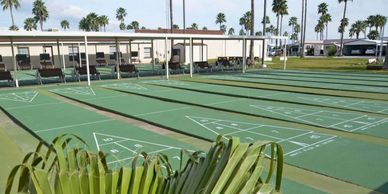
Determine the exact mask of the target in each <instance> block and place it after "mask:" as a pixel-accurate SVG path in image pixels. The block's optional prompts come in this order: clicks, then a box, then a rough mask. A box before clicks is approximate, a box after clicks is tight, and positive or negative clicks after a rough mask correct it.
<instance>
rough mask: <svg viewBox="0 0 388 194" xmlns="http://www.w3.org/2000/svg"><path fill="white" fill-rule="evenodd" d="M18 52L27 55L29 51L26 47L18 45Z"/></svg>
mask: <svg viewBox="0 0 388 194" xmlns="http://www.w3.org/2000/svg"><path fill="white" fill-rule="evenodd" d="M18 54H20V55H26V56H29V55H30V51H29V50H28V47H18Z"/></svg>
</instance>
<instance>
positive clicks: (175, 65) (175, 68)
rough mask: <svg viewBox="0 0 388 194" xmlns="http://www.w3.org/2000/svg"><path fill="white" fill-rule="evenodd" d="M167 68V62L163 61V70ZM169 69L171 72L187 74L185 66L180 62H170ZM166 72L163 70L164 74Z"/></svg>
mask: <svg viewBox="0 0 388 194" xmlns="http://www.w3.org/2000/svg"><path fill="white" fill-rule="evenodd" d="M163 69H164V70H165V69H166V64H165V63H163V65H162V70H163ZM168 70H169V72H170V73H171V74H173V73H182V74H185V68H183V67H182V66H181V64H180V63H179V62H169V63H168ZM163 74H164V71H162V75H163Z"/></svg>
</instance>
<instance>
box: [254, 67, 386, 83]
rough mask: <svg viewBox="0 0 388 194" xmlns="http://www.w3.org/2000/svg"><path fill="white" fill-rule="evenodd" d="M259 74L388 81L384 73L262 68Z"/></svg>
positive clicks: (339, 79)
mask: <svg viewBox="0 0 388 194" xmlns="http://www.w3.org/2000/svg"><path fill="white" fill-rule="evenodd" d="M258 73H259V74H265V75H277V76H290V77H299V78H302V77H303V78H326V79H336V80H338V81H341V80H350V81H351V80H357V81H366V82H369V81H373V82H374V83H375V82H387V81H388V75H382V76H381V77H380V76H379V75H376V74H373V75H370V74H365V73H364V74H351V73H342V74H340V73H336V74H333V73H326V72H322V73H316V72H303V71H289V70H286V71H284V70H281V71H274V70H260V71H259V72H258Z"/></svg>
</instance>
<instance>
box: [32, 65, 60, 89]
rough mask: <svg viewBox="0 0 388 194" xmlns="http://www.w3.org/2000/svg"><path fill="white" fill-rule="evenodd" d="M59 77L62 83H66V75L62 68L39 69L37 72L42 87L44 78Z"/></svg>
mask: <svg viewBox="0 0 388 194" xmlns="http://www.w3.org/2000/svg"><path fill="white" fill-rule="evenodd" d="M50 77H58V78H59V80H60V81H61V82H62V83H66V79H65V74H64V73H63V72H62V69H61V68H52V69H38V70H37V71H36V79H37V81H38V84H40V85H42V84H43V82H42V79H43V78H50Z"/></svg>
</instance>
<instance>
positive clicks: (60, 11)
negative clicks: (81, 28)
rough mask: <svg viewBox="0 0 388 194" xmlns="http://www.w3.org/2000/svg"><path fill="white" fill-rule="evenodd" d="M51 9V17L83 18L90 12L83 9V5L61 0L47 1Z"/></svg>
mask: <svg viewBox="0 0 388 194" xmlns="http://www.w3.org/2000/svg"><path fill="white" fill-rule="evenodd" d="M47 7H48V9H49V13H50V17H53V18H62V19H70V20H71V19H77V20H78V19H81V18H82V17H84V16H85V15H87V14H88V11H86V10H84V9H82V8H81V7H78V6H75V5H71V4H66V3H65V2H61V1H57V0H56V1H50V2H48V3H47Z"/></svg>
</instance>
